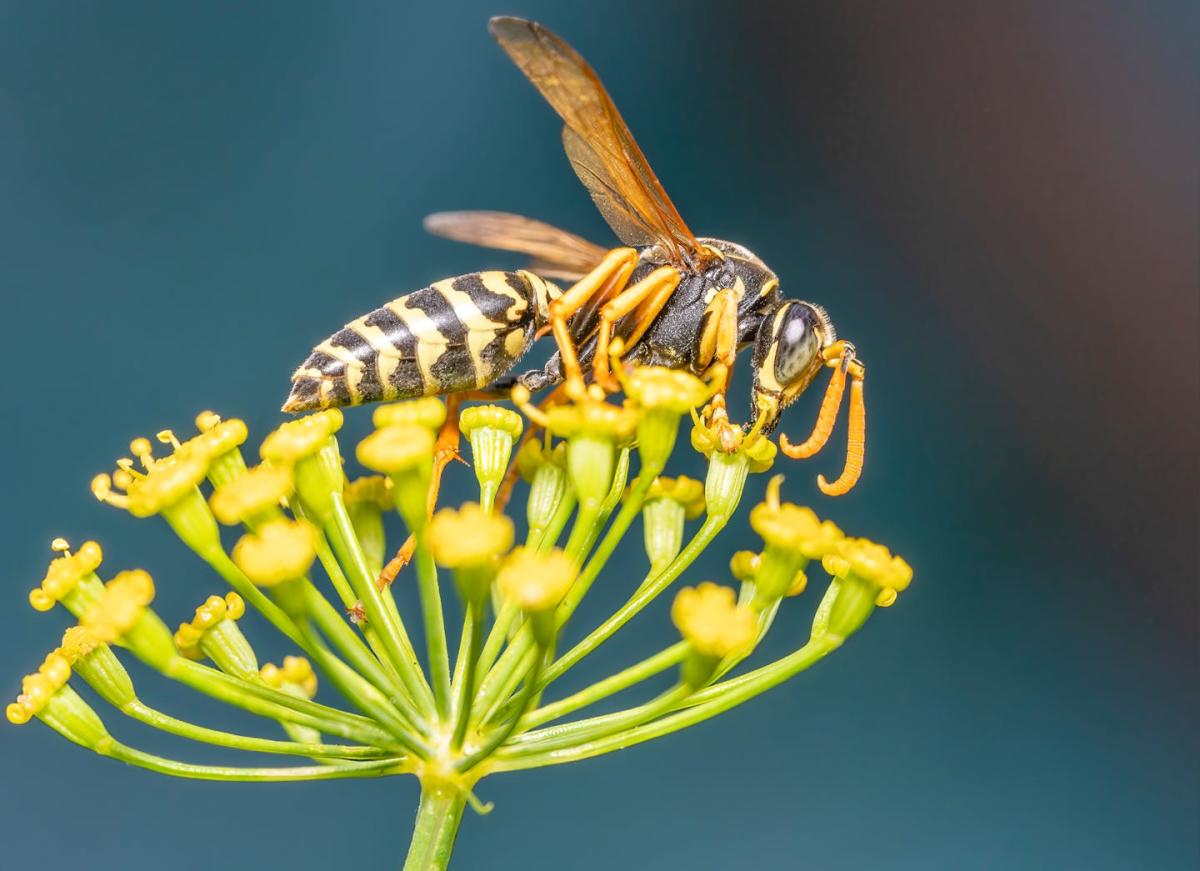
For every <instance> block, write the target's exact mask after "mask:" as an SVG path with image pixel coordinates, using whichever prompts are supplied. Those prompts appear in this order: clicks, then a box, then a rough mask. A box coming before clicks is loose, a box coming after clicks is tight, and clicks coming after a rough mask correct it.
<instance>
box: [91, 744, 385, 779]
mask: <svg viewBox="0 0 1200 871" xmlns="http://www.w3.org/2000/svg"><path fill="white" fill-rule="evenodd" d="M109 741H110V742H111V743H109V744H107V745H99V746H97V748H96V752H97V753H99V754H100V755H102V756H111V757H112V758H113V759H119V760H120V761H121V762H126V763H128V764H130V765H136V766H138V767H139V768H146V769H148V770H150V771H157V772H158V773H159V774H170V775H173V776H174V777H187V778H191V779H193V780H229V781H240V782H243V783H245V782H250V783H276V782H280V781H289V780H333V779H335V778H340V777H383V776H384V775H388V774H400V773H402V772H403V760H401V759H380V760H378V761H376V762H347V763H345V764H342V765H311V766H301V767H297V768H234V767H232V766H228V765H192V764H191V763H188V762H178V761H176V760H174V759H164V758H163V757H161V756H154V755H152V754H150V753H143V752H142V751H141V750H135V749H133V748H132V747H126V746H125V745H124V744H120V743H118V742H116V741H112V739H109Z"/></svg>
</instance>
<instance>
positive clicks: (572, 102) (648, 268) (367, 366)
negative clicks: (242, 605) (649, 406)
mask: <svg viewBox="0 0 1200 871" xmlns="http://www.w3.org/2000/svg"><path fill="white" fill-rule="evenodd" d="M489 29H490V30H491V33H492V35H493V36H494V37H495V38H496V40H497V41H498V42H499V44H500V46H501V47H502V48H503V49H504V51H505V52H507V54H508V55H509V57H510V58H511V59H512V60H513V62H514V63H516V65H517V67H518V68H520V70H521V72H523V73H524V74H525V76H526V77H527V78H528V79H529V80H530V82H532V83H533V85H534V87H536V88H537V90H538V91H540V92H541V94H542V96H543V97H544V98H545V99H546V100H547V102H549V103H550V105H551V107H552V108H553V109H554V110H555V111H556V112H557V113H558V115H559V116H560V117H561V118H562V120H563V122H564V126H563V130H562V139H563V147H564V149H565V150H566V153H567V157H568V159H569V160H570V163H571V166H572V167H573V168H574V170H575V173H576V175H578V176H579V180H580V181H581V182H582V183H583V185H584V187H586V188H587V190H588V192H589V193H590V194H591V196H592V199H593V200H594V201H595V203H596V206H597V208H598V209H599V210H600V213H601V214H602V215H603V217H604V219H605V220H606V221H607V223H608V224H609V226H610V227H611V228H612V230H613V232H614V233H615V234H616V236H617V237H618V238H619V239H620V241H621V242H622V243H623V246H622V247H618V248H613V249H611V250H609V249H606V248H603V247H601V246H599V245H596V244H593V243H591V242H589V241H587V240H585V239H582V238H580V237H578V236H576V235H574V234H572V233H568V232H566V231H564V230H560V229H558V228H555V227H552V226H550V225H548V224H544V223H542V222H540V221H536V220H533V219H531V218H525V217H521V216H518V215H511V214H507V213H503V212H443V213H439V214H435V215H431V216H429V217H428V218H427V219H426V222H425V226H426V228H427V229H428V230H429V231H430V232H432V233H434V234H436V235H440V236H444V237H447V238H450V239H455V240H459V241H462V242H468V243H473V244H476V245H480V246H483V247H489V248H496V249H501V250H506V251H516V252H521V253H524V254H528V255H531V256H532V258H533V260H532V262H531V263H530V265H529V268H528V269H524V270H519V271H513V272H501V271H488V272H472V273H468V274H466V275H462V276H459V277H457V278H450V279H446V280H444V281H439V282H436V283H435V284H432V285H430V286H429V287H426V288H424V289H422V290H418V291H416V292H415V293H411V294H409V295H407V296H402V297H400V298H398V299H395V300H392V301H391V302H389V303H387V304H386V305H384V306H383V307H381V308H378V309H376V310H375V311H372V312H370V313H369V314H366V315H364V316H363V317H361V318H358V319H357V320H355V321H353V322H351V323H350V324H348V325H347V326H346V327H345V328H343V329H341V330H339V331H338V332H336V333H334V334H333V335H332V336H330V337H329V338H328V339H326V340H325V341H324V342H322V343H321V344H320V345H318V346H317V347H316V348H315V349H314V350H313V352H312V354H311V355H310V356H309V357H308V359H306V360H305V361H304V363H302V364H301V366H300V368H299V369H297V370H296V372H295V374H294V375H293V376H292V390H291V394H290V395H289V397H288V400H287V403H286V404H285V405H284V411H287V412H299V411H306V410H311V409H318V408H326V407H330V406H341V405H356V404H359V403H365V402H374V401H378V400H392V399H403V398H411V397H416V396H422V395H434V394H437V395H447V396H449V397H451V398H454V397H461V396H463V395H465V394H467V393H471V392H476V391H483V392H485V393H488V394H493V395H504V394H505V393H506V392H508V391H510V390H511V389H512V388H513V387H514V386H516V385H519V386H520V388H521V389H522V390H528V391H537V390H542V389H545V388H548V387H552V386H558V388H559V391H561V393H563V394H565V395H566V396H567V397H569V398H578V397H580V396H582V395H584V393H585V392H586V391H587V390H589V389H591V390H594V389H595V388H594V387H589V386H588V385H599V386H600V387H601V388H602V389H609V388H613V387H614V386H615V385H613V378H612V373H611V371H610V366H611V365H613V363H614V359H615V364H616V365H631V364H635V363H636V364H644V365H656V366H667V367H672V368H680V369H687V370H689V371H691V372H693V373H695V374H697V375H699V376H701V377H704V378H705V379H706V380H708V381H709V383H710V384H711V385H712V386H713V387H714V396H713V398H712V400H711V401H710V403H709V405H708V407H707V408H706V409H705V415H706V416H707V419H708V420H709V421H715V420H727V413H726V405H725V393H726V390H727V388H728V386H729V379H730V376H731V373H732V371H733V366H734V360H735V358H736V356H737V354H738V352H739V350H742V349H744V348H746V347H750V346H753V349H754V350H753V354H752V362H751V365H752V368H753V387H752V395H753V398H752V403H751V409H750V419H749V421H748V422H747V423H746V424H744V431H745V432H746V435H747V437H751V436H752V437H762V436H766V435H769V434H770V433H771V432H772V431H773V430H774V428H775V427H776V425H777V424H778V422H779V417H780V414H781V412H782V411H783V409H784V408H786V407H787V406H788V405H789V404H790V403H791V402H792V401H794V400H795V399H796V398H797V397H798V396H799V395H800V394H801V393H803V392H804V390H805V389H806V388H807V387H808V386H809V385H810V384H811V383H812V381H813V380H814V379H815V378H816V376H817V374H818V373H819V372H820V371H821V369H822V368H825V367H828V368H830V369H832V370H833V374H832V377H831V378H830V382H829V386H828V389H827V390H826V394H825V399H824V401H823V402H822V405H821V411H820V413H819V414H818V419H817V423H816V426H815V427H814V429H813V433H812V435H811V436H810V437H809V438H808V439H806V440H805V441H804V442H803V443H801V444H791V443H789V442H788V441H787V438H786V436H783V437H781V438H780V445H781V449H782V450H783V452H784V453H785V454H786V455H788V456H791V457H807V456H811V455H812V454H814V453H816V452H817V451H818V450H820V448H821V447H823V446H824V444H825V442H826V441H827V440H828V438H829V436H830V434H831V432H832V429H833V424H834V421H835V419H836V416H837V413H838V410H839V408H840V405H841V400H842V396H843V393H844V390H845V386H846V382H847V380H849V382H850V393H851V409H850V428H849V429H850V432H849V448H848V452H847V459H846V465H845V468H844V470H843V472H842V474H841V476H840V477H839V478H838V479H837V480H835V481H833V482H832V483H829V482H827V481H826V480H825V479H824V478H823V477H821V478H819V479H818V484H819V486H820V487H821V489H822V491H823V492H825V493H826V494H829V495H840V494H843V493H846V492H847V491H849V490H850V488H851V487H853V486H854V484H855V483H856V482H857V480H858V477H859V474H860V472H861V470H862V460H863V449H864V436H865V405H864V401H863V378H864V375H865V369H864V367H863V365H862V363H861V362H860V361H859V360H858V358H857V356H856V354H855V349H854V346H853V345H852V344H850V343H849V342H846V341H839V340H838V339H837V338H836V335H835V332H834V328H833V325H832V323H831V322H830V319H829V317H828V315H827V314H826V312H825V310H824V309H823V308H821V307H820V306H819V305H816V304H814V303H810V302H803V301H800V300H789V299H784V298H783V296H782V295H781V294H780V290H779V279H778V278H777V277H776V275H775V273H774V272H772V271H771V270H770V269H769V268H768V267H767V266H766V264H764V263H763V262H762V260H760V259H759V258H758V257H756V256H755V255H754V254H753V253H751V252H750V251H749V250H748V249H746V248H744V247H743V246H741V245H738V244H736V243H733V242H726V241H723V240H720V239H709V238H697V237H696V236H694V235H693V234H692V231H691V230H690V229H688V226H687V225H686V224H685V223H684V221H683V219H682V218H681V217H680V215H679V212H678V211H677V210H676V208H675V206H674V205H673V204H672V203H671V200H670V199H669V198H668V197H667V194H666V191H664V190H663V187H662V185H661V184H660V183H659V180H658V178H657V177H656V176H655V175H654V172H653V171H652V170H651V169H650V166H649V164H648V163H647V162H646V158H645V157H644V156H643V154H642V151H641V149H640V148H639V147H638V145H637V143H636V142H635V141H634V139H633V135H632V134H631V133H630V132H629V129H628V127H627V126H626V125H625V122H624V121H623V120H622V118H621V115H620V113H619V112H618V111H617V108H616V106H615V105H614V104H613V101H612V99H611V98H610V97H609V95H608V93H607V92H606V91H605V89H604V87H603V85H601V84H600V80H599V79H598V78H597V76H596V74H595V72H593V70H592V68H591V67H590V66H588V64H587V63H586V62H585V61H584V59H583V58H582V57H580V55H579V54H578V53H577V52H576V51H575V50H574V49H573V48H571V47H570V46H569V45H568V44H567V43H566V42H565V41H564V40H562V39H561V38H560V37H558V36H557V35H555V34H554V33H551V32H550V31H549V30H547V29H546V28H544V27H542V26H541V25H539V24H537V23H534V22H531V21H526V20H524V19H520V18H508V17H502V18H493V19H492V20H491V22H490V25H489ZM551 279H554V280H556V281H562V282H563V283H564V285H567V283H568V282H570V283H569V285H567V286H566V289H565V290H564V289H562V288H561V287H559V285H557V284H555V283H553V281H552V280H551ZM546 334H550V335H553V337H554V340H555V342H556V344H557V346H558V348H557V351H556V353H554V355H553V356H552V357H551V358H550V360H549V362H547V363H546V365H545V366H544V367H542V368H540V369H533V370H530V371H526V372H522V373H520V374H517V375H515V377H514V376H513V375H512V373H513V371H514V370H515V369H516V366H517V364H518V362H519V361H520V359H521V357H522V356H523V355H524V354H525V352H526V351H528V350H529V348H530V346H531V345H532V344H533V342H534V341H535V339H537V338H538V337H540V336H543V335H546ZM614 352H615V353H614ZM552 396H553V394H552ZM451 417H453V415H452V416H451ZM453 424H454V421H449V422H448V425H449V426H453Z"/></svg>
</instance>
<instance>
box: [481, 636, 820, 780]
mask: <svg viewBox="0 0 1200 871" xmlns="http://www.w3.org/2000/svg"><path fill="white" fill-rule="evenodd" d="M841 644H842V639H840V638H838V637H836V636H833V635H824V636H822V637H820V638H816V639H812V640H810V641H809V642H808V643H807V644H805V645H804V646H803V647H801V648H800V649H799V650H797V651H795V652H793V653H791V654H789V655H788V656H785V657H783V658H782V659H778V660H776V661H775V662H773V663H771V664H770V665H765V666H763V667H762V668H759V669H757V670H755V671H753V672H750V673H748V674H746V675H744V676H743V677H742V678H738V679H736V680H735V681H727V682H726V684H725V685H724V686H723V685H721V684H718V685H717V686H715V687H712V688H711V689H712V690H718V687H722V689H721V690H720V691H719V694H717V695H715V696H714V697H712V698H711V700H710V701H707V702H705V703H704V704H700V705H696V706H695V707H691V708H688V709H686V710H683V711H679V712H678V713H675V714H672V715H671V716H668V717H663V718H661V719H659V720H656V721H654V722H652V723H646V724H643V725H640V726H636V727H634V728H632V729H628V730H626V731H623V732H618V733H617V734H615V735H609V736H607V737H604V738H600V739H598V740H595V741H589V742H587V743H585V744H580V745H577V746H575V747H570V748H565V749H561V750H551V751H549V752H547V753H539V754H535V755H532V756H523V757H521V758H513V759H509V758H507V751H504V750H502V751H500V754H498V756H497V759H496V761H495V764H494V765H493V766H492V769H491V770H492V771H515V770H518V769H522V768H539V767H542V766H546V765H561V764H563V763H565V762H577V761H579V760H581V759H590V758H592V757H593V756H600V755H601V754H604V753H611V752H613V751H614V750H621V749H624V748H626V747H632V746H634V745H636V744H641V743H643V742H645V741H650V740H653V739H654V738H660V737H662V736H663V735H669V734H671V733H672V732H677V731H679V730H680V729H685V728H687V727H688V726H693V725H695V724H696V723H700V722H703V721H704V720H707V719H709V718H710V717H714V716H716V715H717V714H721V713H724V712H725V711H728V710H729V709H730V708H734V707H737V706H738V705H740V704H742V703H743V702H745V701H748V700H749V699H751V698H753V697H755V696H757V695H759V694H760V693H763V692H765V691H767V690H769V689H771V688H772V687H775V686H778V685H779V684H781V683H783V682H784V681H786V680H788V679H789V678H792V677H794V676H795V675H797V674H799V673H800V672H802V671H804V670H805V669H806V668H809V667H811V666H812V665H815V664H816V663H817V662H819V661H820V660H822V659H824V658H825V657H826V656H827V655H829V654H830V653H831V652H833V651H834V650H836V649H837V648H838V647H840V646H841ZM730 684H736V686H735V687H734V688H732V689H731V688H729V685H730Z"/></svg>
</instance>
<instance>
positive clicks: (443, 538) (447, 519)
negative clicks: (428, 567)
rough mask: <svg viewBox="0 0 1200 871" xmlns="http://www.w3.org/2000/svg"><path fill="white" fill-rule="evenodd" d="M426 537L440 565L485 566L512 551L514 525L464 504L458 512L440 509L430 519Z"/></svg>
mask: <svg viewBox="0 0 1200 871" xmlns="http://www.w3.org/2000/svg"><path fill="white" fill-rule="evenodd" d="M426 535H427V536H428V540H429V549H430V550H431V551H433V558H434V559H435V560H437V562H438V564H439V565H442V566H445V567H446V568H448V569H456V568H462V567H464V566H479V565H486V564H487V563H489V562H491V561H492V560H493V559H495V558H496V557H498V556H500V555H501V554H503V553H505V552H506V551H507V550H508V549H509V548H510V547H512V543H513V522H512V521H511V520H509V519H508V518H507V517H505V516H504V515H503V514H492V513H489V512H487V511H484V510H483V509H482V508H481V507H480V506H479V503H477V502H465V503H463V506H462V507H461V508H460V509H459V510H457V511H455V510H454V509H453V508H443V509H442V510H441V511H439V512H437V513H436V514H435V515H433V520H431V521H430V523H429V528H428V530H427V531H426Z"/></svg>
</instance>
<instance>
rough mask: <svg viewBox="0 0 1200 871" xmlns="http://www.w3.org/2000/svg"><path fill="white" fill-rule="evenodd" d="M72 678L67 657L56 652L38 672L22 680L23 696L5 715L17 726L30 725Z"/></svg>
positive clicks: (8, 708) (48, 657)
mask: <svg viewBox="0 0 1200 871" xmlns="http://www.w3.org/2000/svg"><path fill="white" fill-rule="evenodd" d="M70 678H71V665H70V663H69V662H68V661H67V659H66V657H64V656H62V655H61V654H59V653H57V652H55V653H51V654H50V655H49V656H47V657H46V659H45V661H44V662H43V663H42V664H41V666H40V667H39V668H38V670H37V671H36V672H34V673H33V674H28V675H25V677H24V678H23V679H22V680H21V694H20V695H19V696H17V700H16V702H14V703H13V704H10V705H9V706H8V707H7V708H6V709H5V713H6V715H7V716H8V721H9V722H10V723H13V724H15V725H21V724H22V723H28V722H29V720H30V719H31V718H33V717H36V716H37V715H38V714H40V713H41V712H42V711H43V710H44V709H45V707H46V705H48V704H49V703H50V700H51V699H52V698H53V697H54V694H55V693H57V692H58V691H59V690H60V689H62V688H63V687H64V686H66V683H67V681H68V680H70Z"/></svg>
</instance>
